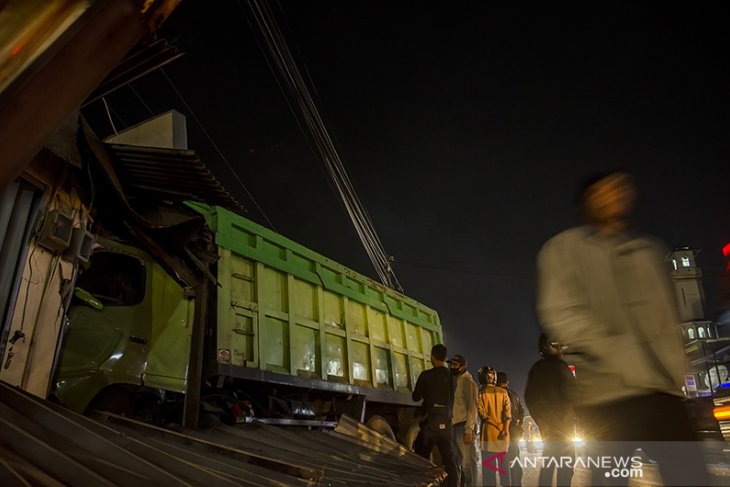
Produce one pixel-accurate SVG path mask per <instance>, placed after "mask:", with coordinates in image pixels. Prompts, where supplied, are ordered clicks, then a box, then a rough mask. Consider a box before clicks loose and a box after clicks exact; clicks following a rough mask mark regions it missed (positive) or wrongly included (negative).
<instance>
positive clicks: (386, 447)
mask: <svg viewBox="0 0 730 487" xmlns="http://www.w3.org/2000/svg"><path fill="white" fill-rule="evenodd" d="M100 417H101V418H102V419H101V420H99V421H97V420H94V419H90V418H88V417H85V416H81V415H79V414H76V413H74V412H72V411H69V410H67V409H64V408H63V407H61V406H59V405H57V404H53V403H50V402H48V401H43V400H40V399H38V398H35V397H33V396H30V395H29V394H27V393H25V392H23V391H20V390H17V389H14V388H12V387H10V386H8V385H7V384H5V383H2V382H0V431H1V433H0V483H1V484H2V485H3V486H14V485H29V484H32V485H44V486H46V485H47V486H57V485H69V486H75V485H78V486H83V487H87V486H89V485H135V486H141V485H165V486H172V485H185V486H194V485H203V486H206V487H209V486H211V485H216V486H218V485H250V486H287V485H292V486H314V485H328V486H342V487H345V486H350V485H361V486H366V485H368V486H372V485H391V486H429V485H437V484H439V483H440V482H442V481H443V479H444V477H445V475H444V472H443V470H441V469H440V468H437V467H436V466H435V465H433V464H432V463H431V462H429V461H427V460H425V459H423V458H421V457H419V456H418V455H416V454H415V453H413V452H411V451H410V450H408V449H406V448H405V447H403V446H402V445H399V444H398V443H395V442H393V441H392V440H389V439H388V438H386V437H384V436H382V435H380V434H379V433H377V432H375V431H374V430H371V429H369V428H367V427H366V426H364V425H362V424H360V423H357V422H356V421H354V420H352V419H350V418H347V417H344V418H343V419H342V420H341V421H340V422H339V424H338V425H337V427H336V428H335V429H334V430H319V431H312V430H306V429H296V428H281V427H277V426H270V425H266V424H263V423H258V422H254V423H252V424H246V425H243V426H240V427H231V426H220V427H218V428H216V429H214V430H208V431H196V430H187V429H183V428H178V429H176V430H171V429H163V428H158V427H155V426H151V425H148V424H144V423H139V422H136V421H133V420H130V419H126V418H124V417H121V416H114V415H110V414H100Z"/></svg>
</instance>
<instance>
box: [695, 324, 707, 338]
mask: <svg viewBox="0 0 730 487" xmlns="http://www.w3.org/2000/svg"><path fill="white" fill-rule="evenodd" d="M697 338H705V329H704V328H702V327H701V326H700V327H699V328H697Z"/></svg>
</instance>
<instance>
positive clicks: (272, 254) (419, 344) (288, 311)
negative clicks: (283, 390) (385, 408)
mask: <svg viewBox="0 0 730 487" xmlns="http://www.w3.org/2000/svg"><path fill="white" fill-rule="evenodd" d="M191 207H192V208H194V209H195V210H196V211H198V212H200V213H201V214H202V215H204V217H205V219H206V221H207V223H208V225H209V226H210V227H211V229H213V231H214V232H215V243H216V244H217V245H218V249H219V257H220V260H219V262H218V271H217V272H218V274H217V277H218V280H219V287H218V291H217V318H216V319H217V344H216V347H217V362H218V366H219V368H220V369H221V370H228V373H229V374H230V375H234V376H236V375H239V376H241V374H237V373H235V370H238V371H239V372H240V371H242V370H246V371H248V372H249V376H250V373H251V372H254V370H258V371H266V372H269V373H272V374H275V375H277V376H288V377H291V378H292V379H293V378H295V377H296V378H297V379H298V380H299V381H300V382H303V383H306V382H307V381H306V379H309V380H312V379H314V380H316V381H326V382H327V383H329V384H333V385H334V384H338V383H339V384H343V385H350V386H361V387H366V388H371V389H380V390H389V391H394V392H408V391H411V390H412V389H413V387H414V385H415V381H416V379H417V377H418V375H419V374H420V373H421V371H422V370H424V368H426V366H427V365H428V363H429V354H430V349H431V346H432V345H433V344H434V343H441V342H442V332H441V325H440V323H439V318H438V314H437V313H436V312H435V311H434V310H432V309H430V308H428V307H426V306H424V305H422V304H420V303H418V302H416V301H414V300H412V299H410V298H408V297H406V296H403V295H402V294H399V293H397V292H395V291H393V290H392V289H389V288H387V287H385V286H382V285H381V284H379V283H376V282H375V281H373V280H371V279H369V278H367V277H365V276H363V275H361V274H358V273H357V272H354V271H352V270H350V269H348V268H346V267H344V266H342V265H340V264H338V263H336V262H333V261H331V260H329V259H327V258H325V257H323V256H321V255H319V254H317V253H315V252H313V251H311V250H309V249H307V248H305V247H303V246H301V245H299V244H297V243H295V242H293V241H291V240H289V239H287V238H284V237H282V236H281V235H279V234H276V233H274V232H272V231H270V230H268V229H266V228H264V227H262V226H260V225H257V224H255V223H253V222H251V221H250V220H247V219H245V218H243V217H241V216H239V215H237V214H235V213H232V212H230V211H228V210H226V209H224V208H221V207H216V206H206V205H200V204H191ZM262 377H263V375H262Z"/></svg>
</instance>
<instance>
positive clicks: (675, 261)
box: [672, 259, 677, 271]
mask: <svg viewBox="0 0 730 487" xmlns="http://www.w3.org/2000/svg"><path fill="white" fill-rule="evenodd" d="M672 265H673V266H674V270H675V271H676V270H677V259H672Z"/></svg>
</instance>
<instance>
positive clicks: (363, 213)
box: [239, 0, 402, 291]
mask: <svg viewBox="0 0 730 487" xmlns="http://www.w3.org/2000/svg"><path fill="white" fill-rule="evenodd" d="M248 5H249V8H250V11H251V13H252V16H253V19H254V21H255V24H256V27H257V32H258V33H259V35H260V37H261V39H262V40H263V42H259V41H258V38H257V42H259V47H262V51H264V57H265V58H266V60H267V63H268V64H269V67H270V69H272V71H273V72H274V75H275V78H276V80H277V84H278V85H279V88H280V89H281V90H282V92H283V93H284V96H285V98H286V99H287V103H289V106H290V108H292V109H293V111H294V112H295V115H296V118H297V120H298V122H297V123H298V124H299V125H300V128H301V127H303V126H304V127H306V128H307V129H308V130H307V133H306V135H307V136H308V139H309V140H311V144H310V147H314V148H316V153H317V155H318V156H319V159H320V161H321V162H322V163H323V165H324V167H325V169H326V173H327V174H328V176H329V180H330V182H331V186H333V187H334V190H335V192H336V193H337V194H338V195H339V196H340V200H341V201H342V203H343V205H344V207H345V211H346V212H347V214H348V216H349V217H350V220H351V221H352V223H353V226H354V227H355V231H356V233H357V235H358V237H359V238H360V241H361V242H362V244H363V247H364V249H365V252H366V254H367V255H368V257H369V259H370V261H371V263H372V264H373V267H374V268H375V271H376V273H377V274H378V277H379V279H380V280H381V282H382V283H383V284H384V285H386V286H388V287H391V288H394V289H397V290H399V291H402V287H401V285H400V283H399V282H398V279H397V277H396V276H395V272H394V271H393V268H392V266H391V260H390V259H389V257H388V255H387V254H386V252H385V249H384V247H383V244H382V241H381V239H380V237H379V236H378V234H377V232H376V230H375V226H374V224H373V221H372V219H371V217H370V215H369V214H368V212H367V210H366V208H365V206H364V204H363V203H362V201H361V199H360V197H359V196H358V194H357V192H356V190H355V187H354V185H353V183H352V180H351V178H350V176H349V174H348V172H347V170H346V168H345V165H344V163H343V161H342V159H341V157H340V155H339V153H338V152H337V149H336V147H335V144H334V141H333V140H332V136H331V134H330V131H329V130H328V129H327V126H326V124H325V123H324V120H323V119H322V117H321V115H320V112H319V109H318V107H317V103H316V102H315V100H314V99H313V97H312V95H311V91H312V90H314V91H315V93H316V89H315V88H314V83H313V82H312V79H311V76H310V75H309V70H308V69H307V76H308V79H309V84H308V83H307V82H306V81H305V79H304V77H303V76H302V74H301V71H300V70H299V68H298V64H297V62H296V61H295V59H294V57H293V56H292V54H291V50H290V49H289V46H288V44H287V42H286V39H285V38H284V35H283V33H282V32H281V29H280V28H279V26H278V24H277V22H276V18H275V16H274V14H273V12H272V11H271V9H270V7H269V5H268V3H267V2H265V1H264V2H259V1H258V0H248ZM239 6H240V7H241V8H242V9H243V7H242V5H241V3H240V2H239ZM279 7H280V8H281V6H279ZM249 25H252V23H251V22H249ZM263 45H265V47H266V49H265V50H264V49H263ZM300 57H301V55H300ZM302 63H303V61H302ZM303 65H304V67H305V69H306V64H303ZM310 85H311V87H312V89H311V90H310ZM294 107H296V108H297V110H294Z"/></svg>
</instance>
